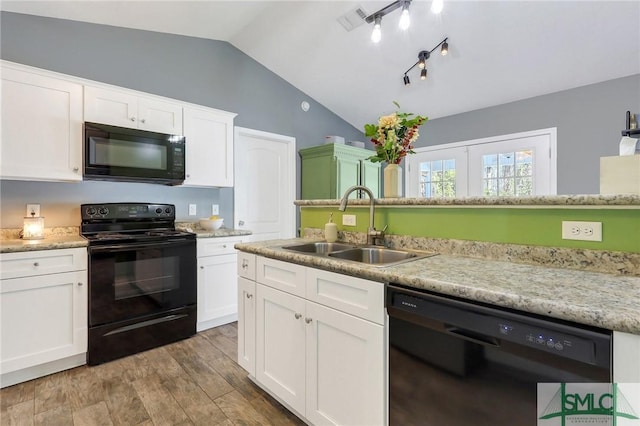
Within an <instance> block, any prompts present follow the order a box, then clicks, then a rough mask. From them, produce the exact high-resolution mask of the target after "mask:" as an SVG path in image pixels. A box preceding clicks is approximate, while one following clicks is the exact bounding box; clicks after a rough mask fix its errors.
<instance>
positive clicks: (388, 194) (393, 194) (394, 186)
mask: <svg viewBox="0 0 640 426" xmlns="http://www.w3.org/2000/svg"><path fill="white" fill-rule="evenodd" d="M384 197H385V198H400V197H402V167H400V166H399V165H398V164H388V165H387V166H386V167H385V168H384Z"/></svg>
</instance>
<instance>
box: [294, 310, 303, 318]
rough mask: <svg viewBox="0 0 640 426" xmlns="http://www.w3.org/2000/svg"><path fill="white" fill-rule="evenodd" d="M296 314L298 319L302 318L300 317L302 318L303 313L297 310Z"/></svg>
mask: <svg viewBox="0 0 640 426" xmlns="http://www.w3.org/2000/svg"><path fill="white" fill-rule="evenodd" d="M294 316H295V317H296V319H300V318H302V314H299V313H297V312H296V314H295V315H294Z"/></svg>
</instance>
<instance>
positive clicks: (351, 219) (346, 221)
mask: <svg viewBox="0 0 640 426" xmlns="http://www.w3.org/2000/svg"><path fill="white" fill-rule="evenodd" d="M342 224H343V225H347V226H356V215H354V214H343V215H342Z"/></svg>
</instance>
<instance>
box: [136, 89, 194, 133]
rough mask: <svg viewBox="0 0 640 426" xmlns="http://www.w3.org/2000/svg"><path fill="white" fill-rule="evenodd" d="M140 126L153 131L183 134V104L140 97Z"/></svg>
mask: <svg viewBox="0 0 640 426" xmlns="http://www.w3.org/2000/svg"><path fill="white" fill-rule="evenodd" d="M138 116H139V117H140V118H139V122H138V128H139V129H142V130H149V131H151V132H158V133H167V134H170V135H181V134H182V130H183V129H182V105H180V104H178V103H172V102H164V101H160V100H157V99H151V98H143V97H141V98H139V99H138Z"/></svg>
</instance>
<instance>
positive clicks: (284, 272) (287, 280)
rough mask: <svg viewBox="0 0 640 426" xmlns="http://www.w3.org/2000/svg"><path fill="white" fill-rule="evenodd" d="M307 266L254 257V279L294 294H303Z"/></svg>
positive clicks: (301, 295)
mask: <svg viewBox="0 0 640 426" xmlns="http://www.w3.org/2000/svg"><path fill="white" fill-rule="evenodd" d="M306 270H307V268H306V267H304V266H302V265H296V264H294V263H289V262H283V261H281V260H275V259H267V258H266V257H262V256H259V257H258V258H257V259H256V281H257V282H258V283H260V284H264V285H268V286H269V287H273V288H277V289H278V290H282V291H286V292H287V293H291V294H295V295H296V296H300V297H304V296H305V292H306V291H305V275H306Z"/></svg>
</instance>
